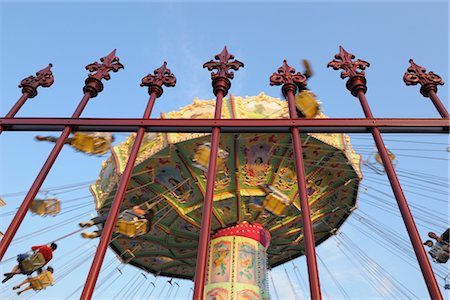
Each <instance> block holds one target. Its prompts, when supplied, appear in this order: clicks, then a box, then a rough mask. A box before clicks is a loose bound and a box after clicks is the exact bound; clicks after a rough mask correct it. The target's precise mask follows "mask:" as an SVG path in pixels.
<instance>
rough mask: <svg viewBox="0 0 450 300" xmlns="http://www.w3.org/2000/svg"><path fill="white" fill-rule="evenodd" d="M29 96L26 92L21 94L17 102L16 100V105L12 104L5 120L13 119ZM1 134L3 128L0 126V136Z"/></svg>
mask: <svg viewBox="0 0 450 300" xmlns="http://www.w3.org/2000/svg"><path fill="white" fill-rule="evenodd" d="M29 96H30V95H29V94H28V93H27V92H25V93H23V94H22V96H21V97H20V98H19V100H17V102H16V104H14V106H13V107H12V108H11V110H10V111H9V112H8V113H7V114H6V116H5V118H13V117H14V116H15V115H16V113H17V112H18V111H19V109H20V108H21V107H22V105H24V104H25V102H26V101H27V99H28V97H29ZM2 132H3V126H1V125H0V134H2Z"/></svg>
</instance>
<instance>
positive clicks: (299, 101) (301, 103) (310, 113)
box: [295, 90, 320, 118]
mask: <svg viewBox="0 0 450 300" xmlns="http://www.w3.org/2000/svg"><path fill="white" fill-rule="evenodd" d="M295 106H296V107H297V109H298V110H299V111H301V112H302V114H303V115H304V116H305V118H314V117H315V116H317V114H318V113H319V112H320V103H319V101H317V99H316V96H315V95H314V93H312V92H311V91H308V90H302V91H301V92H300V93H299V94H298V95H297V96H295Z"/></svg>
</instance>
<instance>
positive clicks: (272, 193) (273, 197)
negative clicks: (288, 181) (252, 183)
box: [263, 185, 291, 217]
mask: <svg viewBox="0 0 450 300" xmlns="http://www.w3.org/2000/svg"><path fill="white" fill-rule="evenodd" d="M263 189H264V190H265V191H266V193H267V195H266V198H265V199H264V201H263V206H264V209H265V210H267V211H268V212H270V213H272V214H274V215H275V216H278V217H281V216H283V213H284V211H285V210H286V208H287V207H289V206H290V205H291V201H290V200H289V198H288V196H286V195H285V194H283V193H282V192H280V191H278V190H277V189H275V188H273V187H271V186H269V185H264V186H263Z"/></svg>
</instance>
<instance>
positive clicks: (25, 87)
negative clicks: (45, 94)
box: [19, 64, 55, 98]
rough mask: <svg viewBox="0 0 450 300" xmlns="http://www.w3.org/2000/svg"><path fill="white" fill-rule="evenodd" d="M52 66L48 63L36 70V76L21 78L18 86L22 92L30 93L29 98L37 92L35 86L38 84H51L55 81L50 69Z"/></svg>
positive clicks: (47, 85)
mask: <svg viewBox="0 0 450 300" xmlns="http://www.w3.org/2000/svg"><path fill="white" fill-rule="evenodd" d="M52 66H53V65H52V64H48V66H47V67H46V68H44V69H42V70H40V71H38V72H36V76H28V77H27V78H25V79H23V80H22V81H21V82H20V84H19V87H20V88H22V93H28V94H29V95H30V96H29V98H34V97H36V95H37V94H38V93H37V88H38V87H39V86H42V87H49V86H51V85H52V84H53V82H55V79H54V78H53V73H52V71H51V68H52Z"/></svg>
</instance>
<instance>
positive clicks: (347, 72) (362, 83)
mask: <svg viewBox="0 0 450 300" xmlns="http://www.w3.org/2000/svg"><path fill="white" fill-rule="evenodd" d="M339 50H340V51H339V53H338V54H336V55H335V58H336V59H335V60H333V61H331V62H330V63H328V67H332V68H333V69H335V70H338V69H344V71H343V72H342V73H341V78H342V79H344V78H346V77H349V79H348V81H347V84H346V86H347V89H348V90H349V91H350V92H351V93H352V95H353V96H355V97H358V99H359V101H360V102H361V106H362V108H363V111H364V115H365V116H366V117H367V118H373V115H372V111H371V110H370V107H369V104H368V102H367V99H366V96H365V93H366V91H367V86H366V78H365V75H364V71H357V69H360V70H364V69H365V68H366V67H367V66H369V63H368V62H366V61H363V60H359V59H358V60H356V61H352V59H353V58H355V56H354V55H353V54H351V53H348V52H347V51H345V50H344V48H342V47H340V48H339ZM338 60H340V61H338ZM371 131H372V136H373V138H374V140H375V144H376V146H377V149H378V153H380V156H381V159H382V161H383V165H384V169H385V171H386V174H387V176H388V179H389V182H390V184H391V187H392V191H393V192H394V196H395V199H396V200H397V204H398V207H399V209H400V213H401V215H402V218H403V222H404V223H405V226H406V230H407V231H408V235H409V238H410V239H411V243H412V246H413V248H414V252H415V254H416V257H417V260H418V262H419V266H420V269H421V271H422V275H423V277H424V279H425V283H426V285H427V288H428V292H429V293H430V296H431V298H432V299H442V294H441V291H440V289H439V286H438V284H437V282H436V278H435V276H434V273H433V269H432V268H431V265H430V261H429V260H428V257H427V254H426V252H425V249H424V248H423V245H422V240H421V239H420V235H419V232H418V231H417V227H416V224H415V222H414V218H413V216H412V214H411V211H410V209H409V206H408V202H407V201H406V198H405V195H404V194H403V190H402V188H401V185H400V182H399V180H398V177H397V174H396V172H395V170H394V167H393V165H392V162H391V160H390V158H389V155H388V152H387V150H386V146H385V145H384V142H383V139H382V137H381V133H380V130H379V129H378V128H377V127H374V128H372V129H371Z"/></svg>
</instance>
